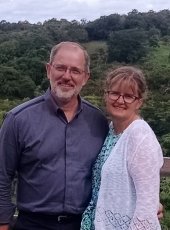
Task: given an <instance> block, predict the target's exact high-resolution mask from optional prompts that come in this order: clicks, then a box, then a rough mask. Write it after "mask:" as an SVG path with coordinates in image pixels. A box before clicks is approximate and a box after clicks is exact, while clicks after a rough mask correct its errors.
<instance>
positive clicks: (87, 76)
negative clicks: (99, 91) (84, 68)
mask: <svg viewBox="0 0 170 230" xmlns="http://www.w3.org/2000/svg"><path fill="white" fill-rule="evenodd" d="M89 78H90V73H86V74H85V77H84V82H83V86H85V85H86V84H87V81H88V80H89Z"/></svg>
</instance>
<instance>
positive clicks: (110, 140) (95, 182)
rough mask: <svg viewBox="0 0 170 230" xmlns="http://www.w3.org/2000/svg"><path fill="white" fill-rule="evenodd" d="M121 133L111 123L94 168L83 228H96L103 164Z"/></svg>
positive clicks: (89, 229) (88, 229)
mask: <svg viewBox="0 0 170 230" xmlns="http://www.w3.org/2000/svg"><path fill="white" fill-rule="evenodd" d="M120 136H121V134H119V135H116V134H115V133H114V130H113V125H112V123H111V124H110V129H109V133H108V135H107V137H106V139H105V142H104V144H103V147H102V149H101V152H100V153H99V155H98V157H97V159H96V161H95V164H94V166H93V170H92V198H91V201H90V203H89V205H88V206H87V208H86V210H85V211H84V213H83V217H82V222H81V230H94V229H95V228H94V218H95V208H96V203H97V198H98V192H99V188H100V182H101V170H102V166H103V164H104V163H105V161H106V160H107V158H108V156H109V154H110V152H111V150H112V148H113V147H114V146H115V144H116V143H117V141H118V139H119V137H120Z"/></svg>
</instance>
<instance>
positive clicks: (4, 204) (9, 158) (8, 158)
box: [0, 114, 18, 229]
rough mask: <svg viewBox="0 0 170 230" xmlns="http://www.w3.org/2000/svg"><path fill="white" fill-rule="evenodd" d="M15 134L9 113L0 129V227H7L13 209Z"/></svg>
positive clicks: (13, 123) (15, 157)
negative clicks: (12, 187) (12, 186)
mask: <svg viewBox="0 0 170 230" xmlns="http://www.w3.org/2000/svg"><path fill="white" fill-rule="evenodd" d="M16 135H17V134H16V129H15V119H14V116H13V115H12V114H9V116H7V117H6V118H5V120H4V122H3V124H2V126H1V129H0V224H2V225H1V226H0V229H1V228H3V229H7V227H8V223H10V220H11V218H12V216H13V214H14V211H15V205H14V204H12V201H11V184H12V180H13V178H14V175H15V171H16V165H17V159H18V155H17V149H18V148H17V141H16V140H17V138H16ZM4 223H7V226H5V225H4Z"/></svg>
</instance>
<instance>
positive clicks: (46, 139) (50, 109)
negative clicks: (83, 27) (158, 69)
mask: <svg viewBox="0 0 170 230" xmlns="http://www.w3.org/2000/svg"><path fill="white" fill-rule="evenodd" d="M89 65H90V61H89V56H88V54H87V52H86V50H84V48H83V47H81V46H80V45H79V44H77V43H74V42H62V43H60V44H58V45H56V46H54V47H53V49H52V51H51V55H50V61H49V63H48V64H47V65H46V69H47V77H48V79H49V81H50V89H48V90H47V92H46V93H45V94H44V95H42V96H40V97H38V98H35V99H33V100H30V101H29V102H26V103H24V104H22V105H19V106H17V107H16V108H14V109H12V110H11V111H10V112H8V114H7V116H6V118H5V120H4V122H3V125H2V127H1V130H0V230H7V229H8V227H9V223H10V220H11V219H12V216H13V213H14V210H15V207H14V205H13V204H12V203H11V196H10V194H11V182H12V180H13V178H14V176H15V172H17V175H18V192H17V208H18V210H19V215H18V219H17V222H16V225H15V227H14V229H15V230H21V229H22V230H54V229H55V230H79V229H80V222H81V214H82V213H83V211H84V210H85V208H86V206H87V204H88V201H89V199H90V195H91V168H92V165H93V163H94V161H95V159H96V156H97V154H98V153H99V151H100V149H101V147H102V144H103V141H104V139H105V137H106V135H107V132H108V123H107V120H106V118H105V117H104V116H103V114H102V113H101V112H100V111H99V110H98V109H97V108H95V107H94V106H92V105H91V104H89V103H88V102H86V101H84V100H82V99H81V97H80V96H79V93H80V91H81V88H82V87H83V86H84V85H86V83H87V80H88V78H89V76H90V73H89ZM161 214H162V213H161Z"/></svg>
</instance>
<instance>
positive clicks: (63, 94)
mask: <svg viewBox="0 0 170 230" xmlns="http://www.w3.org/2000/svg"><path fill="white" fill-rule="evenodd" d="M81 89H82V86H79V87H75V88H73V89H70V90H68V91H64V90H62V88H61V87H60V86H58V85H57V86H53V87H51V90H52V92H53V94H54V96H55V97H56V99H58V100H59V101H61V102H69V101H70V100H71V99H72V98H73V97H76V96H77V95H78V94H79V93H80V91H81Z"/></svg>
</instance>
